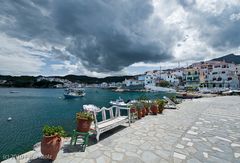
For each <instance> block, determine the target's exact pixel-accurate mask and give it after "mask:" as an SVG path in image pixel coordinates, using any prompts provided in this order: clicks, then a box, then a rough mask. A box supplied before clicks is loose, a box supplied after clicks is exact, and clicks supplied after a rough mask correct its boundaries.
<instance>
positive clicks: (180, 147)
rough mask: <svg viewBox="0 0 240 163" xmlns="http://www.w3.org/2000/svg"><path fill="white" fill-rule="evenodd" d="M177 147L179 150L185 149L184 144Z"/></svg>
mask: <svg viewBox="0 0 240 163" xmlns="http://www.w3.org/2000/svg"><path fill="white" fill-rule="evenodd" d="M176 147H177V148H179V149H183V148H184V145H182V144H177V145H176Z"/></svg>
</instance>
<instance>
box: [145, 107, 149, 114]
mask: <svg viewBox="0 0 240 163" xmlns="http://www.w3.org/2000/svg"><path fill="white" fill-rule="evenodd" d="M145 110H146V112H145V115H148V113H149V108H148V107H146V108H145Z"/></svg>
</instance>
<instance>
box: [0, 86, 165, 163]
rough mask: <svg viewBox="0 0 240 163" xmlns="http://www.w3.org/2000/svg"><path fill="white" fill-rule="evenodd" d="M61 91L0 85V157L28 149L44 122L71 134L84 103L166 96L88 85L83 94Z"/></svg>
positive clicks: (33, 142)
mask: <svg viewBox="0 0 240 163" xmlns="http://www.w3.org/2000/svg"><path fill="white" fill-rule="evenodd" d="M10 91H19V92H18V93H10ZM63 92H64V90H63V89H31V88H0V160H2V159H3V157H6V156H7V155H11V154H21V153H24V152H26V151H28V150H31V149H32V148H33V145H34V144H35V143H37V142H39V141H40V140H41V137H42V133H41V130H42V127H43V126H44V125H45V124H48V125H61V126H63V127H64V129H65V130H66V131H67V132H68V133H71V131H72V130H73V129H74V128H75V113H76V112H78V111H80V110H81V109H82V105H84V104H95V105H97V106H100V107H102V106H109V101H110V100H115V99H117V98H118V97H121V98H123V99H124V100H128V99H136V98H138V97H139V96H141V95H146V96H147V97H149V98H161V97H163V95H166V94H164V93H145V92H124V93H120V92H112V91H111V90H104V89H97V88H87V89H86V96H85V97H82V98H78V99H64V97H63ZM8 117H12V121H10V122H9V121H7V118H8Z"/></svg>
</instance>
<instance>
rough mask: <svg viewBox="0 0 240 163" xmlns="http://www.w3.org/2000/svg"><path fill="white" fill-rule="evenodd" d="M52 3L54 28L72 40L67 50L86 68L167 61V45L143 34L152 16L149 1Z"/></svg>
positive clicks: (104, 67) (115, 69)
mask: <svg viewBox="0 0 240 163" xmlns="http://www.w3.org/2000/svg"><path fill="white" fill-rule="evenodd" d="M56 2H57V3H56V4H54V6H56V7H55V9H54V12H53V17H54V18H55V19H56V20H57V21H56V22H57V24H56V25H57V28H58V29H59V30H60V31H61V32H62V33H63V34H65V35H69V34H70V35H71V36H72V37H73V40H72V44H71V45H70V46H69V47H68V48H67V50H68V51H69V52H70V53H72V54H73V55H75V56H77V57H78V58H80V59H81V60H82V63H83V65H84V66H85V67H87V68H88V69H91V70H94V71H102V72H107V71H118V70H120V69H122V68H124V67H126V66H129V65H131V64H133V63H136V62H140V61H143V62H157V61H164V60H166V59H170V58H171V53H170V51H169V50H167V49H168V47H169V46H168V45H167V46H166V45H163V44H161V42H160V41H159V39H163V40H164V39H165V38H157V39H156V40H154V39H152V38H149V34H148V33H147V32H151V29H150V28H149V27H147V25H146V24H147V23H148V19H149V18H150V16H151V15H152V14H153V6H152V4H151V1H148V0H131V1H94V2H93V1H91V2H89V1H78V2H76V1H69V2H68V3H67V4H66V1H56ZM156 28H157V26H156ZM152 30H153V31H154V29H152ZM155 37H161V35H158V36H155ZM168 37H171V36H168ZM166 39H168V38H166Z"/></svg>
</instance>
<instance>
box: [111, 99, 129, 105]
mask: <svg viewBox="0 0 240 163" xmlns="http://www.w3.org/2000/svg"><path fill="white" fill-rule="evenodd" d="M110 104H111V105H113V106H122V107H126V106H128V104H127V103H125V102H124V100H123V99H122V98H121V97H119V98H118V99H117V100H115V101H110Z"/></svg>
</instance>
